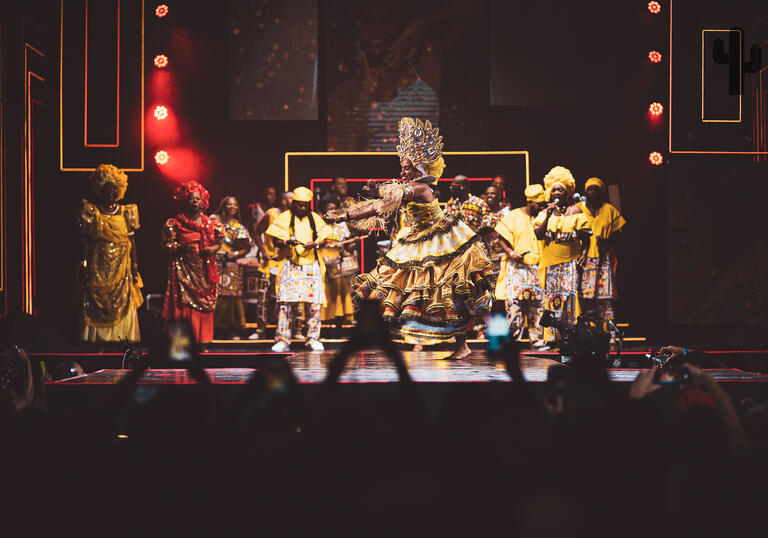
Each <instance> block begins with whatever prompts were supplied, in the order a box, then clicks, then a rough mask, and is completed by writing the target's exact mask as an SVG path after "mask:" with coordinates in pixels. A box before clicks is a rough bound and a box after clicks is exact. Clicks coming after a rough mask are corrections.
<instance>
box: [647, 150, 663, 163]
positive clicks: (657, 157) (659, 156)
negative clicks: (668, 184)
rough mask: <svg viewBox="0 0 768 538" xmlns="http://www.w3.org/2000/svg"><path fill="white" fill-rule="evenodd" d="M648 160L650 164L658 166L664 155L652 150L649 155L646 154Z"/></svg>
mask: <svg viewBox="0 0 768 538" xmlns="http://www.w3.org/2000/svg"><path fill="white" fill-rule="evenodd" d="M648 160H649V161H651V164H652V165H654V166H659V165H660V164H661V163H663V162H664V157H663V156H662V154H661V153H659V152H658V151H654V152H652V153H651V154H650V155H648Z"/></svg>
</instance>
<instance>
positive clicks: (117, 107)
mask: <svg viewBox="0 0 768 538" xmlns="http://www.w3.org/2000/svg"><path fill="white" fill-rule="evenodd" d="M142 17H143V13H142ZM142 58H143V55H142ZM84 72H85V81H84V84H83V87H84V88H85V90H84V92H83V95H84V100H85V103H84V104H83V145H84V146H85V147H87V148H116V147H119V146H120V0H117V81H116V84H115V93H116V94H117V103H116V104H115V118H116V121H115V143H114V144H89V143H88V0H85V70H84ZM143 108H144V107H142V109H143Z"/></svg>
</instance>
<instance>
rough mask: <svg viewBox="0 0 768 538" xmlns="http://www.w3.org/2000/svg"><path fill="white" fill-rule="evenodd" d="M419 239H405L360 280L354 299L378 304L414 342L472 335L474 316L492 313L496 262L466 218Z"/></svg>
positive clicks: (449, 221) (437, 227)
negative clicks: (488, 253) (471, 323)
mask: <svg viewBox="0 0 768 538" xmlns="http://www.w3.org/2000/svg"><path fill="white" fill-rule="evenodd" d="M414 235H415V234H406V235H401V239H400V240H399V241H398V242H397V243H396V244H395V246H394V247H392V249H391V250H390V251H389V252H388V253H387V254H385V255H384V256H382V257H381V258H379V260H378V263H377V265H376V268H375V269H373V271H371V272H370V273H367V274H362V275H358V276H357V277H356V278H355V281H354V283H353V298H354V299H355V300H362V299H372V300H376V301H378V302H379V303H380V304H381V306H382V312H383V316H384V319H385V321H388V322H390V323H394V324H396V325H398V326H399V327H400V333H401V335H402V336H403V337H404V338H405V339H406V341H407V342H409V343H421V344H435V343H440V342H445V341H450V340H452V339H453V338H454V337H456V336H458V335H461V334H463V333H464V332H465V331H466V328H467V324H468V322H469V320H470V318H471V316H473V315H481V314H483V313H486V312H488V311H489V310H490V308H491V305H492V301H493V297H492V292H493V290H494V287H495V279H494V276H493V264H492V263H491V261H490V260H489V259H488V255H487V254H486V252H485V249H484V248H483V246H482V242H481V240H480V237H479V236H477V235H475V234H474V232H472V230H471V229H470V228H469V227H468V226H467V225H466V224H465V223H464V222H462V221H460V220H455V219H445V220H443V221H442V222H439V223H437V224H436V225H435V226H434V227H433V229H432V230H431V231H430V233H422V234H418V236H416V238H414Z"/></svg>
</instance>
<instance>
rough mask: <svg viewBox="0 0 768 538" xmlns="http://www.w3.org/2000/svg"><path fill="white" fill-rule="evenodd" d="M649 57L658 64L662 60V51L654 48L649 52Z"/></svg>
mask: <svg viewBox="0 0 768 538" xmlns="http://www.w3.org/2000/svg"><path fill="white" fill-rule="evenodd" d="M648 59H649V60H650V61H652V62H653V63H655V64H657V63H659V62H661V53H660V52H659V51H657V50H652V51H651V52H649V53H648Z"/></svg>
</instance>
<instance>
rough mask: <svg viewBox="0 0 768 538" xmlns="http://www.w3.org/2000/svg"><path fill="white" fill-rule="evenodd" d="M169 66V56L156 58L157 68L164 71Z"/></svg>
mask: <svg viewBox="0 0 768 538" xmlns="http://www.w3.org/2000/svg"><path fill="white" fill-rule="evenodd" d="M167 65H168V56H166V55H165V54H158V55H157V56H155V67H157V68H158V69H163V68H165V67H166V66H167Z"/></svg>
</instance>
